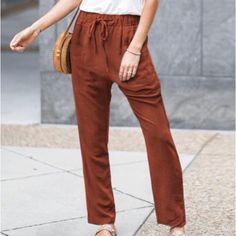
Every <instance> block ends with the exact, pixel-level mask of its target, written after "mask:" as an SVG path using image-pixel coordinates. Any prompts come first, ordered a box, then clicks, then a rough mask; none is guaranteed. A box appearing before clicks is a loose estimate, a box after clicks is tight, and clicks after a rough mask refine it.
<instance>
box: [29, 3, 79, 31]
mask: <svg viewBox="0 0 236 236" xmlns="http://www.w3.org/2000/svg"><path fill="white" fill-rule="evenodd" d="M81 1H82V0H59V1H58V2H57V3H56V4H55V5H54V6H53V7H52V8H51V9H50V10H49V11H48V12H47V13H46V14H45V15H44V16H42V17H41V18H40V19H38V20H37V21H35V22H34V23H33V24H32V25H31V28H33V29H40V30H41V31H43V30H45V29H46V28H48V27H49V26H51V25H53V24H55V23H56V22H57V21H59V20H61V19H62V18H64V17H65V16H66V15H68V14H69V13H70V12H71V11H73V10H74V9H75V8H76V7H77V6H78V5H79V4H80V2H81Z"/></svg>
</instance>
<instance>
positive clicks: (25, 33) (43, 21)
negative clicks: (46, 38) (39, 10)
mask: <svg viewBox="0 0 236 236" xmlns="http://www.w3.org/2000/svg"><path fill="white" fill-rule="evenodd" d="M81 1H82V0H59V1H58V2H57V3H56V4H55V5H54V6H53V7H52V8H51V9H50V10H49V11H48V12H47V13H46V14H45V15H43V16H42V17H41V18H39V19H38V20H37V21H35V22H34V23H33V24H32V25H30V26H28V27H27V28H25V29H24V30H22V31H20V32H19V33H17V34H16V35H15V36H14V37H13V39H12V40H11V42H10V48H11V49H12V50H13V51H17V52H23V51H24V50H25V49H26V47H28V46H29V45H30V44H31V43H32V42H33V41H34V40H35V39H36V37H37V36H38V35H39V33H40V32H41V31H43V30H45V29H47V28H48V27H50V26H51V25H53V24H55V23H56V22H57V21H59V20H61V19H62V18H64V17H65V16H66V15H68V14H69V13H70V12H71V11H73V9H74V8H76V7H77V6H79V4H80V2H81Z"/></svg>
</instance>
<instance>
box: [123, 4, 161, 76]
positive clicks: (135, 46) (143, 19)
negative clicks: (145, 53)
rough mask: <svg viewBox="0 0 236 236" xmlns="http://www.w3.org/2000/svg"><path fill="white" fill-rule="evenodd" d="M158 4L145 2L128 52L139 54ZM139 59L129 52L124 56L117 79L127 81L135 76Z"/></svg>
mask: <svg viewBox="0 0 236 236" xmlns="http://www.w3.org/2000/svg"><path fill="white" fill-rule="evenodd" d="M159 3H160V1H159V0H145V3H144V7H143V10H142V14H141V16H140V21H139V24H138V27H137V30H136V32H135V34H134V37H133V39H132V41H131V42H130V45H129V47H128V50H129V51H131V52H134V53H137V54H140V53H141V49H142V46H143V43H144V42H145V39H146V37H147V34H148V32H149V29H150V27H151V24H152V22H153V20H154V17H155V14H156V11H157V9H158V7H159ZM139 59H140V56H139V55H134V54H131V53H129V52H127V53H125V54H124V56H123V58H122V62H121V66H120V72H119V77H120V79H121V80H128V79H130V78H131V77H133V76H134V75H135V74H136V71H137V68H138V63H139ZM128 71H129V72H130V71H131V72H132V74H127V72H128Z"/></svg>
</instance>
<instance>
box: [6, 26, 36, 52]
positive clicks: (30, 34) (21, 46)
mask: <svg viewBox="0 0 236 236" xmlns="http://www.w3.org/2000/svg"><path fill="white" fill-rule="evenodd" d="M39 33H40V29H36V28H34V27H32V26H29V27H27V28H25V29H24V30H22V31H20V32H19V33H17V34H16V35H15V36H14V37H13V39H12V40H11V42H10V48H11V49H12V50H13V51H16V52H23V51H24V50H25V49H26V48H27V47H28V46H29V45H30V44H31V43H32V42H33V41H34V40H35V39H36V38H37V36H38V35H39Z"/></svg>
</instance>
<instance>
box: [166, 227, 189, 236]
mask: <svg viewBox="0 0 236 236" xmlns="http://www.w3.org/2000/svg"><path fill="white" fill-rule="evenodd" d="M169 236H187V234H186V232H185V229H184V227H174V228H171V229H170V233H169Z"/></svg>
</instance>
